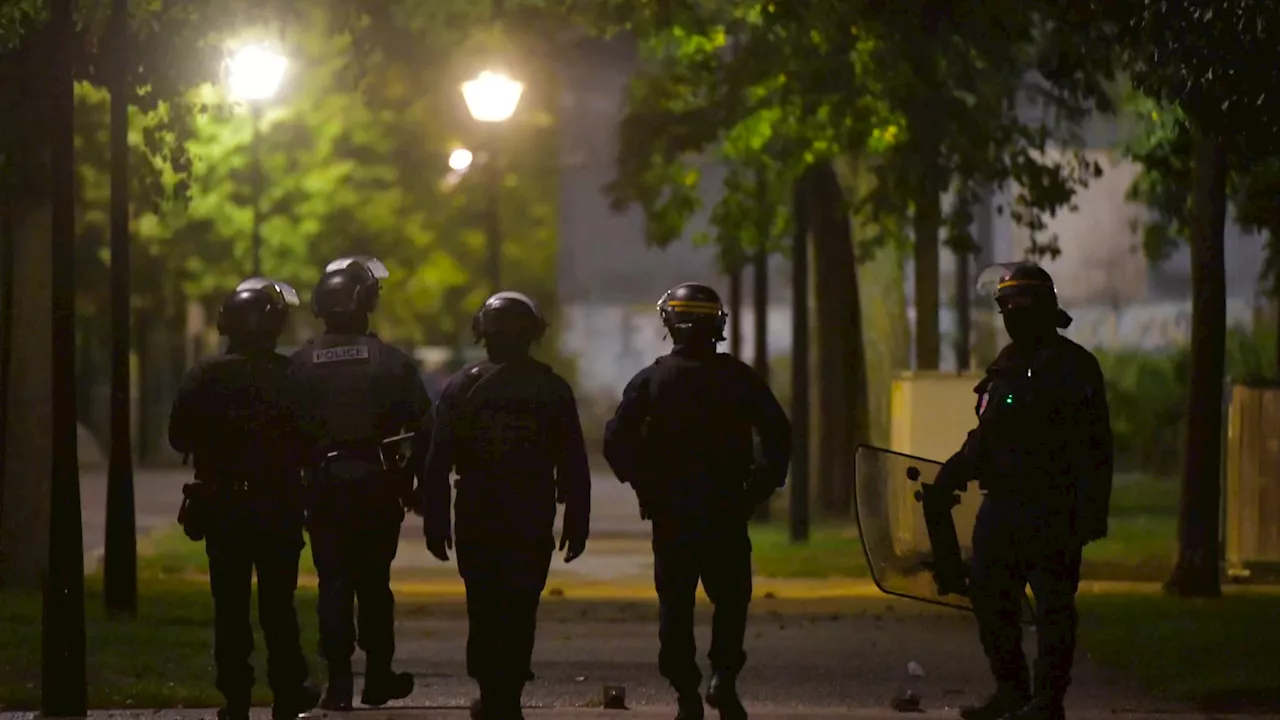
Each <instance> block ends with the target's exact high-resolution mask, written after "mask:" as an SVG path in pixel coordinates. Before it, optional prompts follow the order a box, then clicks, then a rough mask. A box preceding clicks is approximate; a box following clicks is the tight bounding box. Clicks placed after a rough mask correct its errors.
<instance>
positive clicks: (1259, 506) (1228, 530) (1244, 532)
mask: <svg viewBox="0 0 1280 720" xmlns="http://www.w3.org/2000/svg"><path fill="white" fill-rule="evenodd" d="M1230 408H1231V409H1230V412H1229V416H1228V421H1227V473H1226V482H1224V483H1223V485H1224V488H1223V490H1224V498H1223V506H1224V509H1225V511H1226V512H1225V513H1224V515H1225V518H1224V520H1225V522H1224V523H1223V530H1224V531H1225V543H1224V550H1225V554H1226V566H1227V575H1228V577H1230V578H1231V579H1232V580H1236V581H1243V580H1247V579H1250V578H1253V577H1257V576H1259V575H1264V574H1265V575H1272V576H1274V575H1275V574H1276V573H1277V571H1280V386H1274V385H1272V386H1251V385H1236V386H1234V387H1233V388H1232V389H1231V406H1230Z"/></svg>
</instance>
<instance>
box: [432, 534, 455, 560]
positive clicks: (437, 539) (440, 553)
mask: <svg viewBox="0 0 1280 720" xmlns="http://www.w3.org/2000/svg"><path fill="white" fill-rule="evenodd" d="M452 549H453V533H450V532H447V531H446V532H444V533H427V552H429V553H431V554H432V555H433V556H435V558H436V559H437V560H439V561H440V562H449V551H450V550H452Z"/></svg>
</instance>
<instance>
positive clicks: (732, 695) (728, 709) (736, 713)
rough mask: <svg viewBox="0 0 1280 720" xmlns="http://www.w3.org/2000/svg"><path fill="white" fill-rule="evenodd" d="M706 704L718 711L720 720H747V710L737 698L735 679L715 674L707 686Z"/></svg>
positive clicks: (727, 675)
mask: <svg viewBox="0 0 1280 720" xmlns="http://www.w3.org/2000/svg"><path fill="white" fill-rule="evenodd" d="M707 704H708V705H710V706H711V707H713V708H715V709H717V710H719V711H720V718H721V720H747V709H746V708H745V707H743V706H742V698H740V697H738V684H737V677H735V676H734V675H731V674H729V673H715V674H714V675H712V676H711V682H710V684H708V685H707Z"/></svg>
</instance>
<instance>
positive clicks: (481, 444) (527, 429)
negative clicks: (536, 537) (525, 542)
mask: <svg viewBox="0 0 1280 720" xmlns="http://www.w3.org/2000/svg"><path fill="white" fill-rule="evenodd" d="M457 378H458V379H459V382H460V385H461V387H459V388H457V389H455V390H453V391H449V394H450V395H451V396H455V395H456V396H457V397H456V399H454V402H455V403H456V409H457V416H456V417H457V425H456V430H455V432H456V439H457V442H456V444H455V446H454V447H455V451H454V452H455V453H456V458H455V464H456V467H457V468H458V475H459V477H460V481H459V483H458V497H457V503H458V513H459V516H460V517H466V518H468V520H469V522H475V523H478V524H481V525H483V526H484V527H486V528H490V529H491V530H492V531H494V532H504V533H506V532H518V531H519V530H520V529H522V528H528V529H529V530H530V531H531V532H533V533H543V532H546V530H547V528H550V527H551V525H552V523H553V522H554V520H555V516H556V502H555V500H556V488H555V484H556V469H557V466H558V465H559V464H560V463H561V462H562V458H561V457H560V455H561V453H560V449H561V448H564V447H566V445H567V444H568V443H569V442H571V441H572V440H573V439H574V438H571V437H568V436H569V435H572V434H574V433H573V432H572V431H571V429H570V428H569V427H568V426H569V424H570V423H576V422H577V416H576V411H575V409H574V406H573V393H572V389H571V388H570V387H569V384H568V383H567V382H565V380H564V379H563V378H561V377H560V376H559V375H557V374H556V373H555V371H553V370H552V369H551V368H550V367H549V366H547V365H546V364H544V363H542V362H539V361H538V360H535V359H534V358H532V357H529V356H527V355H525V356H518V357H515V358H512V359H510V360H507V361H505V362H502V363H501V364H495V363H494V362H492V361H489V360H485V361H482V362H478V363H475V364H473V365H470V366H468V367H467V368H465V369H464V370H463V371H462V372H461V373H459V374H458V376H457ZM468 384H470V385H471V386H470V387H466V386H467V385H468ZM577 441H578V443H579V444H581V439H580V436H579V437H578V438H577ZM472 510H475V511H480V510H483V512H476V513H474V514H473V513H471V512H469V511H472Z"/></svg>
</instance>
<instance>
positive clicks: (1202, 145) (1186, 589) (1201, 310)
mask: <svg viewBox="0 0 1280 720" xmlns="http://www.w3.org/2000/svg"><path fill="white" fill-rule="evenodd" d="M1194 162H1195V165H1194V172H1195V176H1194V179H1193V183H1194V185H1193V188H1192V193H1193V195H1192V208H1191V222H1192V227H1191V302H1192V307H1191V379H1190V384H1189V388H1188V397H1187V430H1186V432H1187V440H1186V443H1185V444H1184V447H1185V448H1186V458H1185V461H1184V465H1183V473H1182V498H1181V502H1180V503H1179V508H1178V509H1179V512H1178V562H1177V564H1176V565H1175V566H1174V570H1173V576H1172V577H1171V578H1170V579H1169V582H1168V583H1167V584H1166V590H1168V591H1170V592H1173V593H1175V594H1177V595H1181V596H1183V597H1217V596H1219V595H1221V594H1222V586H1221V577H1220V569H1219V552H1218V550H1219V542H1218V529H1219V502H1220V498H1221V496H1222V477H1221V463H1222V385H1223V373H1224V369H1225V368H1224V365H1225V362H1224V358H1223V354H1224V352H1223V348H1224V347H1225V344H1226V271H1225V259H1224V250H1223V235H1224V232H1225V228H1226V218H1227V156H1226V150H1225V148H1224V146H1223V144H1222V141H1221V138H1219V137H1217V136H1214V135H1204V134H1200V133H1197V135H1196V138H1195V149H1194Z"/></svg>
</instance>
